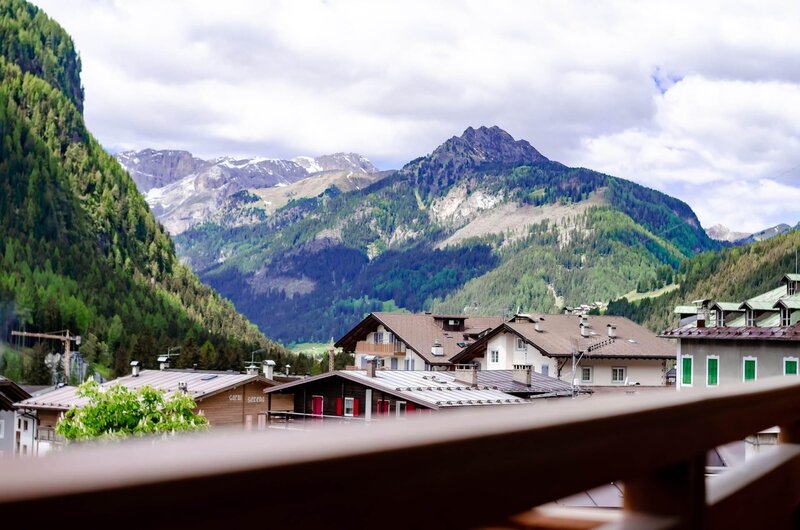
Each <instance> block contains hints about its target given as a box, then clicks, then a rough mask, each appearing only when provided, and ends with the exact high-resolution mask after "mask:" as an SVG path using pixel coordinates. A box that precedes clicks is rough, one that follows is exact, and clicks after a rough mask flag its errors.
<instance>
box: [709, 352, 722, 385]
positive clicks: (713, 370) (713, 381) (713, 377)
mask: <svg viewBox="0 0 800 530" xmlns="http://www.w3.org/2000/svg"><path fill="white" fill-rule="evenodd" d="M717 385H719V357H718V356H716V355H709V356H708V357H706V386H717Z"/></svg>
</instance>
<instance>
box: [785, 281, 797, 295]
mask: <svg viewBox="0 0 800 530" xmlns="http://www.w3.org/2000/svg"><path fill="white" fill-rule="evenodd" d="M786 294H788V295H789V296H792V295H793V294H798V282H789V283H788V284H787V285H786Z"/></svg>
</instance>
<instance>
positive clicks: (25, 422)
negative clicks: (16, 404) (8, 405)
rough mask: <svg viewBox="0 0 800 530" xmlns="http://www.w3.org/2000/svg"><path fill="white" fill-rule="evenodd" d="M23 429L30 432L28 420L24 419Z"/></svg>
mask: <svg viewBox="0 0 800 530" xmlns="http://www.w3.org/2000/svg"><path fill="white" fill-rule="evenodd" d="M22 430H23V431H25V432H28V420H22Z"/></svg>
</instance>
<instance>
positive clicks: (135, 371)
mask: <svg viewBox="0 0 800 530" xmlns="http://www.w3.org/2000/svg"><path fill="white" fill-rule="evenodd" d="M131 375H132V376H133V377H139V361H131Z"/></svg>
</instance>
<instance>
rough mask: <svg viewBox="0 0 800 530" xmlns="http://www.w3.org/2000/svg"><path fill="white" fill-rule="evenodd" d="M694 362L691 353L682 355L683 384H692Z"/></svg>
mask: <svg viewBox="0 0 800 530" xmlns="http://www.w3.org/2000/svg"><path fill="white" fill-rule="evenodd" d="M692 364H693V359H692V356H691V355H684V356H683V357H681V384H682V385H683V386H692Z"/></svg>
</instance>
